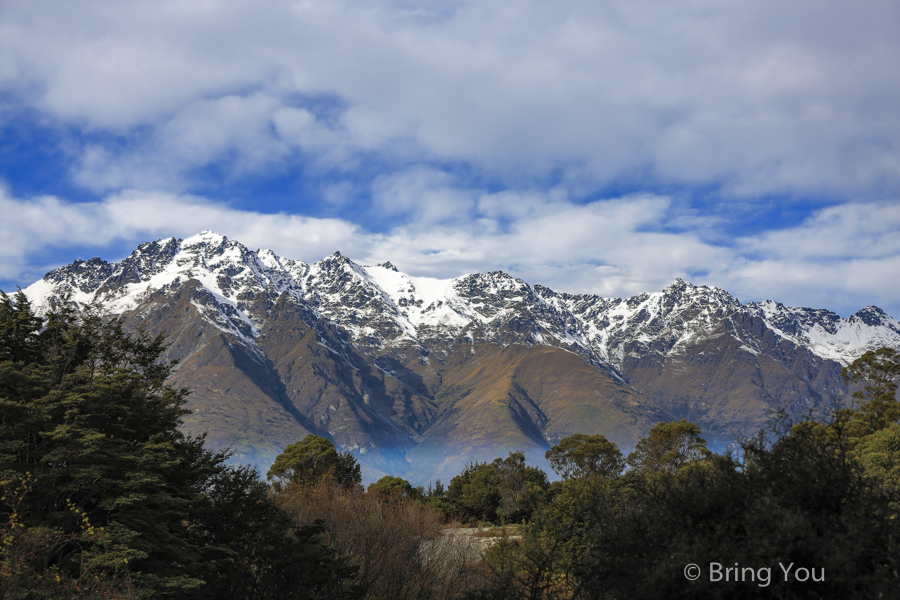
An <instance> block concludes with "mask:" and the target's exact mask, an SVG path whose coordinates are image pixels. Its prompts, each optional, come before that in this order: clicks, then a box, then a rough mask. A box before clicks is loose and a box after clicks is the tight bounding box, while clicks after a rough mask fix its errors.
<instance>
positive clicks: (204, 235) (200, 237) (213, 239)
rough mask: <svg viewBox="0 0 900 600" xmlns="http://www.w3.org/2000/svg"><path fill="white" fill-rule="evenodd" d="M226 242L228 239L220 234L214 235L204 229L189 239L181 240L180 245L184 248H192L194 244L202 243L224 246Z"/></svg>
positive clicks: (213, 232) (212, 232)
mask: <svg viewBox="0 0 900 600" xmlns="http://www.w3.org/2000/svg"><path fill="white" fill-rule="evenodd" d="M227 241H228V238H227V237H225V236H224V235H222V234H221V233H216V232H215V231H212V230H211V229H204V230H203V231H201V232H200V233H198V234H197V235H192V236H191V237H189V238H185V239H184V240H182V243H183V244H184V245H185V246H192V245H194V244H199V243H204V244H214V245H220V244H224V243H225V242H227Z"/></svg>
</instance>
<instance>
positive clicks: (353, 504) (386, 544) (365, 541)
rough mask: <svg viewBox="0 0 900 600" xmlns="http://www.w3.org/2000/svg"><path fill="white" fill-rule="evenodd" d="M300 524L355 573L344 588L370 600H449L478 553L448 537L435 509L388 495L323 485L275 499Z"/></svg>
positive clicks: (462, 583)
mask: <svg viewBox="0 0 900 600" xmlns="http://www.w3.org/2000/svg"><path fill="white" fill-rule="evenodd" d="M278 500H279V503H280V505H281V506H282V507H283V508H284V509H285V510H286V511H287V512H288V513H290V514H291V515H292V516H293V518H294V522H295V523H296V524H298V525H303V524H307V523H314V522H319V523H321V524H322V526H323V528H324V535H323V537H324V541H325V542H327V543H328V544H329V545H330V546H332V547H334V548H335V549H336V550H337V552H338V555H339V556H340V557H341V558H343V559H344V560H346V561H347V563H349V564H350V565H352V566H353V567H354V568H355V569H356V575H355V577H354V578H353V579H352V580H351V581H350V582H349V583H348V584H347V586H346V590H348V591H350V592H353V593H360V594H361V597H363V598H367V599H372V600H376V599H377V600H381V599H384V600H406V599H409V600H413V599H416V600H418V599H420V598H421V599H434V600H444V599H447V600H449V599H450V598H455V597H457V596H458V594H459V593H460V592H461V591H462V590H464V589H466V586H467V585H468V582H469V580H470V576H471V572H472V570H473V567H474V563H476V562H477V560H478V558H479V551H478V549H477V548H476V547H475V544H474V543H472V542H471V541H470V540H468V538H465V537H461V536H454V535H447V534H445V533H444V531H443V521H444V517H443V515H442V514H441V513H440V511H438V510H436V509H434V508H432V507H430V506H427V505H423V504H422V503H420V502H416V501H414V500H408V499H402V498H397V497H395V496H391V495H389V494H382V493H363V491H362V488H360V487H352V488H346V487H344V486H341V485H338V484H336V483H335V482H329V481H323V482H320V483H318V484H317V485H313V486H294V487H292V488H289V489H287V490H285V491H283V492H282V493H280V494H279V495H278Z"/></svg>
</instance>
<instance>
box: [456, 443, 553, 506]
mask: <svg viewBox="0 0 900 600" xmlns="http://www.w3.org/2000/svg"><path fill="white" fill-rule="evenodd" d="M548 487H549V482H548V481H547V474H546V473H544V472H543V471H542V470H540V469H538V468H536V467H529V466H528V465H526V464H525V455H524V454H523V453H522V452H519V451H516V452H510V453H509V456H507V457H506V458H497V459H494V461H493V462H491V463H479V462H474V463H468V464H467V465H466V467H465V469H464V470H463V472H462V473H460V474H459V475H457V476H456V477H454V478H453V479H452V480H451V481H450V485H449V487H448V488H447V499H448V500H449V501H450V502H451V503H452V504H453V506H454V508H456V510H457V511H459V512H460V513H462V515H464V516H465V517H466V518H468V519H471V520H476V519H483V520H488V521H498V520H500V519H501V518H503V519H509V520H512V521H518V520H520V519H523V518H528V517H529V516H530V515H531V513H532V511H533V510H534V509H535V508H536V507H537V505H538V504H539V503H540V501H541V498H542V496H543V494H544V492H545V490H546V489H547V488H548Z"/></svg>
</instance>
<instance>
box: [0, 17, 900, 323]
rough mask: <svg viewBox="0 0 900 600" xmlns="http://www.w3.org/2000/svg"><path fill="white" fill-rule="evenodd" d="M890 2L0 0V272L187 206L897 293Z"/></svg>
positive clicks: (282, 238)
mask: <svg viewBox="0 0 900 600" xmlns="http://www.w3.org/2000/svg"><path fill="white" fill-rule="evenodd" d="M898 64H900V5H898V4H897V3H896V2H894V1H882V0H872V1H870V2H866V3H853V4H851V3H849V2H846V1H843V0H841V1H836V0H796V1H794V2H790V3H785V2H775V1H767V0H754V1H738V2H719V1H714V0H691V1H672V2H658V1H655V0H653V1H650V0H627V1H626V0H610V1H606V2H596V1H560V2H555V3H546V2H538V1H534V0H479V1H477V2H476V1H469V2H465V1H459V2H449V1H425V2H418V3H410V2H404V1H397V2H391V1H379V0H370V1H359V0H357V1H353V2H350V1H345V0H300V1H292V2H286V1H281V0H269V1H265V2H258V1H254V2H250V1H244V0H229V1H224V0H191V1H186V0H185V1H182V0H178V1H176V0H168V1H167V0H162V1H160V0H154V1H152V2H151V1H146V2H144V1H122V0H118V1H111V0H110V1H107V0H83V1H82V2H79V3H72V2H66V1H52V0H47V1H43V2H39V3H38V2H33V1H26V0H6V1H5V2H4V3H2V4H0V214H2V215H3V216H2V219H0V288H2V289H5V290H11V289H14V288H15V286H16V285H22V286H25V285H27V284H29V283H31V282H32V281H34V280H35V279H38V278H40V277H41V276H42V275H43V273H44V272H46V271H47V270H49V269H51V268H53V267H55V266H59V265H60V264H65V263H68V262H71V261H72V260H74V259H75V258H89V257H91V256H102V257H104V258H106V259H109V260H113V259H119V258H121V257H123V256H124V255H126V254H127V253H128V252H129V251H130V250H131V249H132V248H133V247H134V246H135V245H136V244H138V243H140V242H143V241H147V240H150V239H156V238H158V237H168V236H170V235H174V236H181V237H184V236H188V235H191V234H193V233H197V232H199V231H201V230H203V229H213V230H216V231H219V232H220V233H224V234H225V235H227V236H229V237H231V238H234V239H237V240H240V241H242V242H244V243H245V244H247V245H248V246H250V247H254V248H255V247H269V248H272V249H273V250H275V251H276V252H277V253H279V254H281V255H284V256H288V257H290V258H298V259H303V260H306V261H309V262H312V261H316V260H318V259H320V258H322V257H323V256H325V255H327V254H330V253H331V252H333V251H335V250H340V251H341V252H342V253H344V254H346V255H348V256H350V257H352V258H354V259H356V260H359V261H360V262H363V263H367V262H376V261H377V262H381V261H384V260H391V261H392V262H394V263H395V264H396V265H398V267H399V268H401V269H402V270H404V271H406V272H409V273H411V274H415V275H430V276H434V277H450V276H457V275H461V274H464V273H469V272H473V271H486V270H495V269H502V270H506V271H509V272H511V273H512V274H514V275H516V276H519V277H522V278H523V279H525V280H526V281H529V282H531V283H541V284H544V285H548V286H550V287H553V288H554V289H558V290H561V291H570V292H596V293H600V294H603V295H606V296H627V295H631V294H634V293H638V292H641V291H655V290H659V289H661V288H662V287H664V286H665V285H667V284H668V283H670V282H671V281H672V280H673V279H674V278H676V277H682V278H685V279H688V280H691V281H693V282H694V283H697V284H710V285H716V286H719V287H722V288H725V289H727V290H729V291H730V292H732V293H733V294H735V295H736V296H738V297H739V298H740V299H741V300H742V301H745V302H746V301H751V300H762V299H767V298H771V299H775V300H779V301H782V302H785V303H787V304H791V305H798V306H813V307H822V308H829V309H832V310H835V311H837V312H839V313H840V314H842V315H844V316H846V315H848V314H850V313H852V312H854V311H855V310H857V309H859V308H861V307H863V306H866V305H868V304H876V305H879V306H881V307H882V308H884V309H886V310H888V311H889V312H890V313H891V314H893V315H894V316H900V277H898V275H900V202H898V199H900V196H898V192H900V69H898V68H897V65H898Z"/></svg>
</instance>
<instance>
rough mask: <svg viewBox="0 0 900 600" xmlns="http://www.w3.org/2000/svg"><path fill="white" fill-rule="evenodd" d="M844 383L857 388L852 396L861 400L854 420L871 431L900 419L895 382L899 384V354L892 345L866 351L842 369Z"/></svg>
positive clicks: (899, 406)
mask: <svg viewBox="0 0 900 600" xmlns="http://www.w3.org/2000/svg"><path fill="white" fill-rule="evenodd" d="M841 378H842V379H843V380H844V383H845V384H846V385H851V384H852V385H855V386H857V387H859V388H860V389H858V390H856V391H855V392H853V397H854V398H856V399H857V400H859V401H861V406H860V407H859V410H858V411H857V415H856V416H857V420H858V421H861V422H864V423H865V424H866V425H867V426H868V428H869V430H870V431H874V430H878V429H882V428H884V427H885V426H887V425H889V424H891V423H897V422H898V421H900V404H898V402H897V385H898V383H900V353H898V352H897V351H896V350H893V349H891V348H880V349H878V350H875V351H869V352H866V353H865V354H863V355H862V356H861V357H859V358H858V359H856V360H855V361H853V362H852V363H851V364H850V365H849V366H847V367H844V368H843V369H841Z"/></svg>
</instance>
